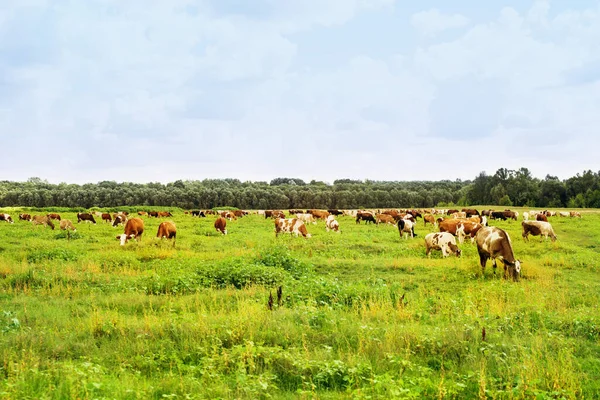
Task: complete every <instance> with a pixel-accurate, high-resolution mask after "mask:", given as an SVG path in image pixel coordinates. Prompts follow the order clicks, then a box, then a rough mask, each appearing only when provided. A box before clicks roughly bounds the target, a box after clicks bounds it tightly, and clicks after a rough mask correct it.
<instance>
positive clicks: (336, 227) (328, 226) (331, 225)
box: [325, 214, 340, 233]
mask: <svg viewBox="0 0 600 400" xmlns="http://www.w3.org/2000/svg"><path fill="white" fill-rule="evenodd" d="M325 230H326V231H327V232H329V231H334V232H338V233H339V232H340V224H339V222H337V221H336V219H335V215H333V214H331V215H329V217H327V221H326V222H325Z"/></svg>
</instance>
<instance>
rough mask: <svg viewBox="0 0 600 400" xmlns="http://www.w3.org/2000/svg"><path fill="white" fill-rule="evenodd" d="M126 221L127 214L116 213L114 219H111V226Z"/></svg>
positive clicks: (123, 223) (122, 223)
mask: <svg viewBox="0 0 600 400" xmlns="http://www.w3.org/2000/svg"><path fill="white" fill-rule="evenodd" d="M126 222H127V216H126V215H124V214H117V215H115V219H114V220H113V223H112V226H113V227H115V226H119V225H125V223H126Z"/></svg>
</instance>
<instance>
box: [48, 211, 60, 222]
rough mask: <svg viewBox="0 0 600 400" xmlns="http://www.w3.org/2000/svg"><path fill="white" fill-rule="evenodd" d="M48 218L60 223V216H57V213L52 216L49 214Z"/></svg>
mask: <svg viewBox="0 0 600 400" xmlns="http://www.w3.org/2000/svg"><path fill="white" fill-rule="evenodd" d="M48 218H50V219H55V220H57V221H60V215H59V214H56V213H50V214H48Z"/></svg>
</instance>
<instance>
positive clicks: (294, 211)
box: [288, 210, 304, 215]
mask: <svg viewBox="0 0 600 400" xmlns="http://www.w3.org/2000/svg"><path fill="white" fill-rule="evenodd" d="M288 213H289V214H290V215H295V214H304V210H288Z"/></svg>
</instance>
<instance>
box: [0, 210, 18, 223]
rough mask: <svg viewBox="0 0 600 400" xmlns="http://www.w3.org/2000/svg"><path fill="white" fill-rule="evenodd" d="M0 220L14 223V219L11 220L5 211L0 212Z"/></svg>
mask: <svg viewBox="0 0 600 400" xmlns="http://www.w3.org/2000/svg"><path fill="white" fill-rule="evenodd" d="M0 221H6V222H8V223H9V224H14V223H15V221H13V219H12V217H11V216H10V215H9V214H6V213H0Z"/></svg>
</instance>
